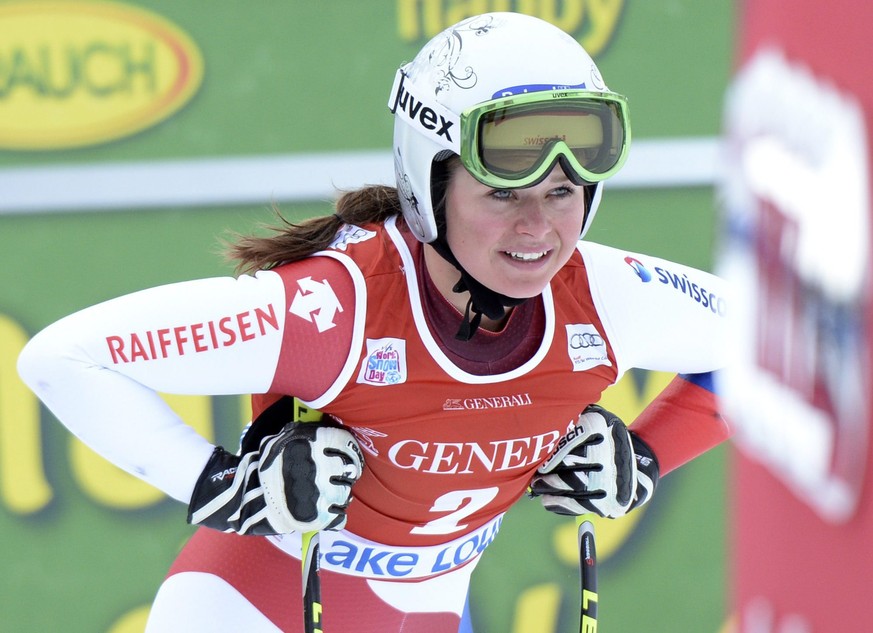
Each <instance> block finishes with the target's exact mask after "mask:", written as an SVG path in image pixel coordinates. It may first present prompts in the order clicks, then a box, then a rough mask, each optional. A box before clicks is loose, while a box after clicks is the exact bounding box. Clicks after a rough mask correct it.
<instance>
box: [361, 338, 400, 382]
mask: <svg viewBox="0 0 873 633" xmlns="http://www.w3.org/2000/svg"><path fill="white" fill-rule="evenodd" d="M358 382H359V383H360V384H363V385H375V386H377V387H384V386H386V385H399V384H401V383H404V382H406V341H404V340H403V339H398V338H379V339H367V356H366V357H365V358H364V362H363V363H362V364H361V371H360V373H359V374H358Z"/></svg>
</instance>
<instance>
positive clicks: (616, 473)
mask: <svg viewBox="0 0 873 633" xmlns="http://www.w3.org/2000/svg"><path fill="white" fill-rule="evenodd" d="M658 473H659V470H658V460H657V459H656V458H655V455H654V453H653V452H652V450H651V449H650V448H649V447H648V445H646V443H645V442H643V440H642V439H640V438H639V437H638V436H637V435H636V434H635V433H634V432H633V431H630V430H628V428H627V427H626V426H625V424H624V422H622V421H621V420H620V419H619V418H618V417H617V416H616V415H614V414H612V413H610V412H609V411H607V410H606V409H604V408H603V407H600V406H598V405H590V406H588V407H587V408H586V409H585V410H584V411H583V412H582V413H581V415H580V416H579V418H578V419H577V420H576V424H575V426H574V427H573V428H572V429H570V431H568V432H567V434H566V435H565V436H564V437H562V438H561V439H560V440H559V441H558V445H557V447H556V449H555V451H554V452H553V453H552V455H551V457H549V459H548V460H547V461H546V463H544V464H543V465H542V466H540V467H539V469H538V470H537V474H536V475H534V478H533V480H532V481H531V496H534V497H541V499H540V500H541V501H542V503H543V505H544V506H545V507H546V509H547V510H550V511H551V512H556V513H557V514H568V515H580V514H588V513H594V514H597V515H599V516H602V517H607V518H611V519H614V518H617V517H620V516H624V515H625V514H627V513H628V512H629V511H631V510H632V509H634V508H636V507H638V506H641V505H643V504H644V503H646V502H647V501H648V500H649V499H650V498H651V496H652V494H653V493H654V492H655V487H656V486H657V484H658Z"/></svg>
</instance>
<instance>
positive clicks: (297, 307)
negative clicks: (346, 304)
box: [288, 277, 343, 332]
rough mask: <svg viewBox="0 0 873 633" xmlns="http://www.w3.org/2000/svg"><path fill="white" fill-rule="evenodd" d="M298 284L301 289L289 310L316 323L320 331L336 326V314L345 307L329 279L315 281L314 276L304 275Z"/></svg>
mask: <svg viewBox="0 0 873 633" xmlns="http://www.w3.org/2000/svg"><path fill="white" fill-rule="evenodd" d="M297 286H298V287H299V288H300V289H299V290H298V291H297V293H296V294H295V295H294V299H293V301H291V307H290V308H288V312H290V313H291V314H294V315H296V316H299V317H300V318H301V319H304V320H306V321H309V322H310V323H314V324H315V327H317V328H318V331H319V332H325V331H327V330H329V329H331V328H332V327H335V326H336V323H334V322H333V319H334V316H336V313H337V312H342V311H343V307H342V305H341V304H340V302H339V299H338V298H337V296H336V293H335V292H334V291H333V288H331V287H330V284H329V283H328V282H327V279H323V280H321V281H314V280H313V279H312V277H303V278H302V279H298V280H297Z"/></svg>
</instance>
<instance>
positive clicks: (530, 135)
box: [478, 99, 626, 181]
mask: <svg viewBox="0 0 873 633" xmlns="http://www.w3.org/2000/svg"><path fill="white" fill-rule="evenodd" d="M625 143H626V139H625V125H624V118H623V112H622V106H621V104H620V103H618V102H613V101H598V100H593V99H579V100H564V101H561V100H557V101H555V102H554V103H548V102H547V103H542V102H540V103H537V104H530V105H509V106H507V107H505V108H498V109H495V110H492V111H490V112H486V113H484V114H482V116H481V117H480V119H479V123H478V158H479V161H480V162H481V165H482V167H484V169H485V170H486V171H487V172H490V173H492V174H495V175H497V176H500V177H502V178H506V179H510V180H512V179H524V178H526V177H528V176H531V175H533V174H535V173H536V172H537V171H538V168H541V167H542V166H543V164H544V163H545V162H546V161H548V163H549V166H550V165H551V163H552V162H553V161H554V159H555V158H556V156H557V155H562V156H564V157H565V158H566V159H568V160H567V163H569V166H570V167H571V168H572V169H573V170H574V171H577V172H579V173H578V174H577V175H578V176H580V177H581V178H582V179H583V180H588V181H597V180H601V179H602V178H603V177H604V176H605V175H608V174H609V172H610V171H611V170H613V169H614V168H616V167H617V166H619V163H620V161H622V160H623V159H624V151H625Z"/></svg>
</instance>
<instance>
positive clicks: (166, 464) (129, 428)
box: [18, 272, 285, 503]
mask: <svg viewBox="0 0 873 633" xmlns="http://www.w3.org/2000/svg"><path fill="white" fill-rule="evenodd" d="M284 321H285V290H284V287H283V284H282V281H281V279H280V278H279V276H278V275H277V274H275V273H272V272H265V273H258V275H257V276H256V277H240V278H239V279H233V278H230V277H228V278H214V279H203V280H198V281H190V282H183V283H178V284H171V285H167V286H160V287H156V288H152V289H149V290H144V291H141V292H137V293H133V294H130V295H126V296H123V297H119V298H117V299H113V300H111V301H107V302H105V303H101V304H98V305H95V306H92V307H90V308H86V309H85V310H82V311H80V312H76V313H75V314H72V315H70V316H68V317H65V318H63V319H61V320H60V321H58V322H57V323H54V324H53V325H50V326H49V327H47V328H46V329H45V330H43V331H42V332H40V333H39V334H37V335H36V336H34V337H33V339H31V341H30V342H29V343H28V344H27V345H26V346H25V348H24V350H23V351H22V353H21V356H20V357H19V360H18V371H19V373H20V374H21V377H22V379H23V380H24V382H25V383H26V384H27V385H28V386H29V387H30V388H31V389H32V390H33V391H34V392H35V393H36V394H37V395H38V396H39V397H40V399H41V400H42V401H43V402H44V403H45V405H46V406H47V407H48V408H49V409H50V410H51V411H52V413H54V415H55V416H56V417H57V418H58V419H59V420H60V421H61V422H62V423H63V424H64V425H65V426H67V427H68V428H69V429H70V430H71V431H72V432H73V433H74V434H75V435H76V436H77V437H79V438H80V439H81V440H82V441H83V442H85V443H86V444H87V445H88V446H89V447H91V448H92V449H94V450H95V451H96V452H98V453H99V454H100V455H102V456H103V457H105V458H106V459H108V460H109V461H111V462H113V463H114V464H116V465H117V466H119V467H120V468H123V469H124V470H126V471H127V472H129V473H131V474H133V475H136V476H137V477H140V478H141V479H143V480H145V481H147V482H148V483H150V484H152V485H153V486H155V487H157V488H158V489H160V490H162V491H163V492H165V493H166V494H168V495H169V496H171V497H173V498H175V499H178V500H180V501H183V502H186V503H187V502H188V501H189V499H190V496H191V493H192V491H193V488H194V484H195V483H196V481H197V478H198V477H199V475H200V472H201V471H202V469H203V467H204V466H205V464H206V462H207V460H208V459H209V456H210V454H211V452H212V450H213V448H214V447H213V446H212V445H211V444H210V443H209V442H208V441H207V440H206V439H205V438H203V437H201V436H200V435H198V434H197V433H196V432H195V431H194V430H193V429H192V428H191V427H189V426H188V425H186V424H185V423H184V422H183V421H182V420H180V419H179V418H178V417H177V416H176V414H175V413H173V411H172V410H171V409H170V408H169V407H168V406H167V405H166V404H165V403H164V401H163V400H162V399H161V398H160V396H159V395H158V392H165V393H178V394H203V395H218V394H244V393H261V392H264V391H266V390H268V388H269V386H270V384H271V381H272V379H273V375H274V372H275V370H276V365H277V362H278V358H279V351H280V349H281V344H282V336H283V330H284Z"/></svg>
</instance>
